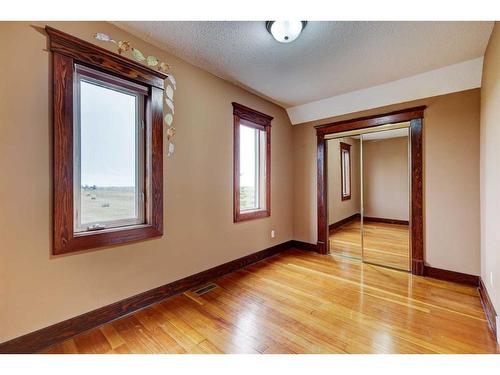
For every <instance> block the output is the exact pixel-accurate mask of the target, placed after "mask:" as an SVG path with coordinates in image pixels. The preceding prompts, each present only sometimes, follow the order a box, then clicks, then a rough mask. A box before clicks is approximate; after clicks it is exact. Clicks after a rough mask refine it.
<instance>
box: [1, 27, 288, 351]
mask: <svg viewBox="0 0 500 375" xmlns="http://www.w3.org/2000/svg"><path fill="white" fill-rule="evenodd" d="M50 24H51V25H52V26H54V27H57V28H59V29H61V30H63V31H65V32H68V33H71V34H73V35H75V36H77V37H80V38H82V39H86V40H89V41H92V38H91V35H92V33H94V32H96V31H101V32H106V33H109V34H110V35H112V36H113V37H114V38H116V39H128V40H130V41H131V42H133V44H134V45H135V46H137V47H138V48H140V49H141V50H142V51H143V52H144V53H148V54H155V55H157V56H158V57H160V58H161V59H163V60H166V61H168V62H169V63H171V64H172V65H173V69H172V72H173V73H174V75H175V77H176V78H177V83H178V86H177V91H176V94H175V103H176V112H175V120H174V122H175V125H176V127H177V135H176V153H175V154H174V155H173V156H172V157H169V158H167V157H165V163H164V200H165V207H164V218H165V235H164V236H163V237H162V238H160V239H154V240H148V241H142V242H138V243H135V244H131V245H124V246H117V247H115V248H108V249H104V250H98V251H90V252H86V253H81V254H75V255H69V256H62V257H51V253H50V243H51V204H50V197H51V173H50V172H51V151H50V144H51V115H50V114H51V106H50V103H51V91H50V87H51V81H50V78H49V77H50V65H49V61H50V58H49V53H48V52H47V51H46V50H45V49H46V45H47V39H46V37H45V36H44V35H42V34H41V33H39V32H38V31H37V30H35V29H34V28H33V27H31V26H30V24H29V23H6V22H1V23H0V45H1V46H2V48H1V49H0V77H1V79H0V130H1V131H0V134H1V135H0V170H1V173H2V174H1V183H0V212H1V215H0V239H1V242H0V342H2V341H5V340H8V339H11V338H13V337H16V336H19V335H22V334H25V333H28V332H30V331H33V330H36V329H39V328H42V327H45V326H48V325H50V324H53V323H56V322H59V321H62V320H64V319H67V318H70V317H74V316H76V315H78V314H81V313H84V312H86V311H89V310H92V309H95V308H98V307H100V306H104V305H107V304H110V303H112V302H115V301H117V300H120V299H122V298H126V297H129V296H131V295H134V294H136V293H140V292H143V291H145V290H148V289H151V288H154V287H157V286H159V285H162V284H165V283H168V282H171V281H173V280H176V279H179V278H182V277H185V276H187V275H191V274H194V273H196V272H199V271H202V270H205V269H207V268H210V267H213V266H216V265H219V264H221V263H224V262H227V261H230V260H232V259H235V258H238V257H241V256H244V255H247V254H250V253H253V252H255V251H258V250H261V249H264V248H267V247H269V246H272V245H275V244H278V243H282V242H285V241H288V240H290V239H292V233H293V231H292V230H293V228H292V220H293V212H292V207H293V201H292V186H293V181H292V177H293V176H292V173H293V170H292V157H291V155H292V154H293V152H292V151H293V150H292V127H291V125H290V122H289V120H288V117H287V115H286V112H285V111H284V110H283V109H282V108H280V107H278V106H276V105H274V104H271V103H269V102H267V101H265V100H263V99H260V98H259V97H257V96H255V95H253V94H250V93H248V92H247V91H245V90H243V89H241V88H239V87H236V86H234V85H232V84H230V83H228V82H226V81H223V80H221V79H219V78H217V77H215V76H213V75H211V74H209V73H207V72H205V71H202V70H200V69H198V68H196V67H194V66H192V65H189V64H187V63H186V62H184V61H182V60H180V59H178V58H175V57H172V56H170V55H168V54H166V53H164V52H162V51H161V50H159V49H158V48H155V47H153V46H151V45H149V44H146V43H145V42H142V41H141V40H138V39H136V38H134V37H133V36H131V35H129V34H127V33H125V32H124V31H122V30H120V29H118V28H116V27H115V26H113V25H111V24H108V23H103V22H84V23H83V22H82V23H73V22H72V23H50ZM38 25H40V26H43V24H42V23H39V24H38ZM100 45H101V46H104V47H109V46H106V45H105V44H102V43H100ZM232 101H236V102H239V103H241V104H244V105H246V106H249V107H252V108H255V109H257V110H259V111H262V112H264V113H267V114H269V115H271V116H273V117H274V120H273V122H272V189H271V194H272V195H271V198H272V200H271V202H272V203H271V204H272V216H271V217H270V218H264V219H259V220H253V221H248V222H244V223H238V224H233V221H232V170H233V169H232V163H233V161H232V143H233V139H232V137H233V133H232V121H233V118H232V106H231V102H232ZM271 229H274V230H275V231H276V238H274V239H271V237H270V231H271Z"/></svg>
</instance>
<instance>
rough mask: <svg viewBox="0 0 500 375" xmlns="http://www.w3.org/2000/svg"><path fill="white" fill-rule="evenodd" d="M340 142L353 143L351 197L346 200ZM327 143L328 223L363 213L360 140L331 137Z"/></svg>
mask: <svg viewBox="0 0 500 375" xmlns="http://www.w3.org/2000/svg"><path fill="white" fill-rule="evenodd" d="M340 142H343V143H348V144H350V145H351V199H348V200H345V201H343V200H342V197H341V188H342V185H341V168H340ZM326 145H327V147H328V150H327V156H328V161H327V168H328V173H327V176H328V185H327V186H328V224H333V223H336V222H337V221H340V220H342V219H345V218H346V217H349V216H351V215H354V214H357V213H361V211H360V205H361V199H360V198H361V197H360V190H361V189H360V185H359V183H360V174H359V163H360V153H359V151H360V149H359V140H358V139H355V138H340V139H331V140H329V141H328V142H327V143H326Z"/></svg>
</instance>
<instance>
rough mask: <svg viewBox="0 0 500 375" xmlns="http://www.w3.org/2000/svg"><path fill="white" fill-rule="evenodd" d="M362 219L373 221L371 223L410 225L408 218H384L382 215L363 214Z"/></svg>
mask: <svg viewBox="0 0 500 375" xmlns="http://www.w3.org/2000/svg"><path fill="white" fill-rule="evenodd" d="M363 221H368V222H373V223H386V224H399V225H410V222H409V221H408V220H399V219H386V218H383V217H371V216H363Z"/></svg>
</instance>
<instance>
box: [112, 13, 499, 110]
mask: <svg viewBox="0 0 500 375" xmlns="http://www.w3.org/2000/svg"><path fill="white" fill-rule="evenodd" d="M115 24H116V25H117V26H119V27H121V28H123V29H125V30H127V31H130V32H132V33H134V34H135V35H137V36H139V37H142V38H143V39H146V40H148V41H150V42H152V43H154V44H155V45H157V46H159V47H162V48H164V49H166V50H168V51H169V52H171V53H173V54H174V55H176V56H179V57H181V58H183V59H185V60H186V61H188V62H190V63H192V64H194V65H197V66H199V67H201V68H203V69H205V70H207V71H209V72H211V73H213V74H215V75H217V76H219V77H221V78H224V79H226V80H228V81H231V82H233V83H236V84H238V85H240V86H242V87H245V88H249V89H251V90H252V91H254V92H256V93H258V94H260V95H262V96H264V97H266V98H269V99H271V100H272V101H274V102H276V103H278V104H281V105H283V106H284V107H291V106H296V105H300V104H304V103H309V102H313V101H317V100H320V99H324V98H328V97H332V96H336V95H339V94H343V93H347V92H351V91H354V90H359V89H363V88H367V87H371V86H375V85H380V84H383V83H386V82H390V81H394V80H398V79H401V78H404V77H408V76H412V75H416V74H419V73H423V72H427V71H429V70H432V69H437V68H440V67H444V66H447V65H450V64H455V63H458V62H461V61H465V60H470V59H473V58H476V57H479V56H483V55H484V51H485V49H486V45H487V43H488V39H489V36H490V34H491V30H492V27H493V22H333V21H332V22H324V21H322V22H320V21H318V22H309V23H308V24H307V27H306V28H305V30H304V31H303V33H302V35H301V36H300V37H299V39H297V40H296V41H294V42H293V43H288V44H281V43H278V42H276V41H275V40H274V39H273V38H272V37H271V35H269V34H268V32H267V31H266V28H265V23H264V22H255V21H248V22H245V21H243V22H232V21H225V22H191V21H158V22H151V21H139V22H136V21H134V22H116V23H115Z"/></svg>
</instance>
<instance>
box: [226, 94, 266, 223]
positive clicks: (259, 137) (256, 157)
mask: <svg viewBox="0 0 500 375" xmlns="http://www.w3.org/2000/svg"><path fill="white" fill-rule="evenodd" d="M233 114H234V221H235V222H238V221H243V220H249V219H255V218H259V217H266V216H270V214H271V207H270V205H271V200H270V191H269V189H270V186H271V184H270V178H271V171H270V166H271V163H270V157H271V120H272V117H270V116H267V115H265V114H263V113H260V112H257V111H254V110H252V109H250V108H247V107H244V106H242V105H240V104H237V103H233Z"/></svg>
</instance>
